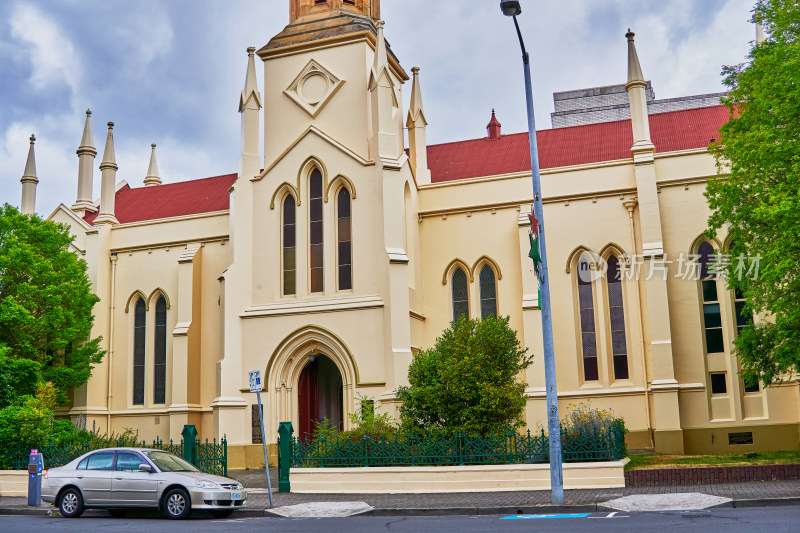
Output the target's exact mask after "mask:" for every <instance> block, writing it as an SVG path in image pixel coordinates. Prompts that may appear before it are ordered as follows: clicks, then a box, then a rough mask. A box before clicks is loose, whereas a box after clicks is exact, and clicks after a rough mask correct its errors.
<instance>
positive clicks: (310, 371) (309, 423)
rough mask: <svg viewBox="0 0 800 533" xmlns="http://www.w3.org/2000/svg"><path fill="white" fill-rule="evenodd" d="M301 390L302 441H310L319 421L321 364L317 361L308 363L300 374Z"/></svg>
mask: <svg viewBox="0 0 800 533" xmlns="http://www.w3.org/2000/svg"><path fill="white" fill-rule="evenodd" d="M299 388H300V390H299V391H298V399H299V407H300V440H302V441H305V440H306V439H308V440H309V441H310V440H311V437H312V435H313V433H314V426H315V424H316V422H317V421H318V420H319V364H318V363H317V360H316V359H315V360H314V361H312V362H310V363H308V365H306V367H305V368H304V369H303V373H302V374H300V387H299Z"/></svg>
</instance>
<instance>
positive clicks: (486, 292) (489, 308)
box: [479, 265, 497, 318]
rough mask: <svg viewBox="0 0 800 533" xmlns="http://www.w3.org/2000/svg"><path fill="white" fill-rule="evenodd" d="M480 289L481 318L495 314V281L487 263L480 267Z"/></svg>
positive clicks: (492, 271)
mask: <svg viewBox="0 0 800 533" xmlns="http://www.w3.org/2000/svg"><path fill="white" fill-rule="evenodd" d="M479 279H480V290H481V318H486V317H487V316H490V315H491V316H494V317H496V316H497V284H496V282H495V276H494V270H492V267H490V266H489V265H483V268H481V274H480V276H479Z"/></svg>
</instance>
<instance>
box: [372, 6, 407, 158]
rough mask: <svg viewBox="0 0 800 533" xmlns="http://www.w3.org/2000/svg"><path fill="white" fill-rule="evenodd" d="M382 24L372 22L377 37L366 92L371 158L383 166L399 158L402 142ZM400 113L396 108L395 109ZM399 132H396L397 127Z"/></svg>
mask: <svg viewBox="0 0 800 533" xmlns="http://www.w3.org/2000/svg"><path fill="white" fill-rule="evenodd" d="M383 26H384V22H383V21H382V20H379V21H377V22H376V23H375V27H376V28H377V29H378V37H377V41H376V44H375V60H374V61H373V64H372V71H371V72H370V75H369V91H370V95H371V101H372V102H371V103H372V132H371V137H372V144H371V146H372V148H371V152H372V154H373V156H377V157H378V158H380V159H382V160H383V161H384V163H387V164H389V163H388V161H389V160H396V159H397V158H398V157H400V152H401V151H402V150H403V148H404V147H401V146H400V144H403V143H401V142H400V141H401V140H402V136H403V135H402V133H403V132H402V115H400V114H399V113H397V118H398V119H399V120H398V123H397V124H395V121H394V118H393V117H394V116H395V113H394V110H395V108H399V107H400V105H399V102H398V99H397V94H396V93H395V87H394V82H393V81H392V75H391V74H390V71H389V55H388V52H387V48H386V39H385V38H384V35H383ZM398 110H399V109H398ZM396 127H397V128H399V131H396V129H397V128H396Z"/></svg>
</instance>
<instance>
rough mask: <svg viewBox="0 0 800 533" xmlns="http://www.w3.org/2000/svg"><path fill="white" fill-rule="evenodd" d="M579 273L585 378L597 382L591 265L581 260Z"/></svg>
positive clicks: (579, 305) (579, 300)
mask: <svg viewBox="0 0 800 533" xmlns="http://www.w3.org/2000/svg"><path fill="white" fill-rule="evenodd" d="M578 272H584V273H586V274H585V275H579V276H578V308H579V313H580V321H581V348H582V351H583V378H584V380H586V381H597V380H598V379H600V378H599V374H598V369H597V333H596V330H595V323H594V287H593V286H592V280H591V276H590V275H589V273H590V272H591V270H590V268H589V263H588V262H587V261H586V260H585V259H581V260H580V262H579V263H578Z"/></svg>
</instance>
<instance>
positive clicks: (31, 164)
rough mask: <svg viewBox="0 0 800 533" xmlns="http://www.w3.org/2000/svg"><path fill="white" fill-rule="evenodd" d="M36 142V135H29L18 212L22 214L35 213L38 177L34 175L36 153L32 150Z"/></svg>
mask: <svg viewBox="0 0 800 533" xmlns="http://www.w3.org/2000/svg"><path fill="white" fill-rule="evenodd" d="M35 143H36V136H35V135H31V146H30V148H28V160H27V161H26V163H25V172H24V173H23V174H22V179H20V180H19V181H20V182H21V183H22V202H21V203H20V212H21V213H22V214H24V215H33V214H35V213H36V184H37V183H39V179H38V178H37V177H36V154H35V151H34V144H35Z"/></svg>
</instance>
